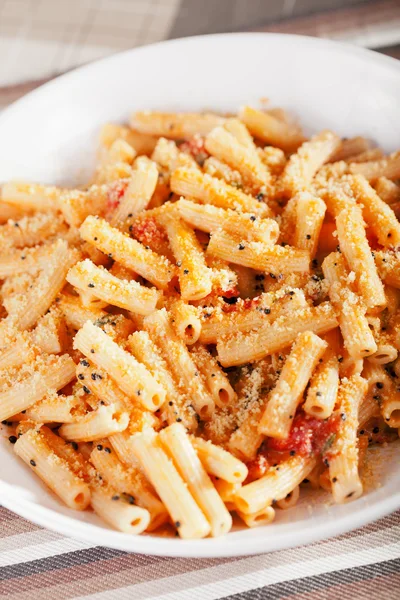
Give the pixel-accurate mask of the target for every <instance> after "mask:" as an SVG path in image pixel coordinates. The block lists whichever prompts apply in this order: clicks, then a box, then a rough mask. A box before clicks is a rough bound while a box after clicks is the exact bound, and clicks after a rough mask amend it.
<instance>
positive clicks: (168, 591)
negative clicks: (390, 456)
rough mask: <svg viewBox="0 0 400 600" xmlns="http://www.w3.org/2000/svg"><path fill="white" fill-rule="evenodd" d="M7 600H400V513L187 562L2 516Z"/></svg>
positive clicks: (0, 585) (0, 570) (0, 575)
mask: <svg viewBox="0 0 400 600" xmlns="http://www.w3.org/2000/svg"><path fill="white" fill-rule="evenodd" d="M311 526H312V524H311V523H310V527H311ZM266 535H268V534H267V532H266ZM0 596H5V597H7V600H14V599H15V600H27V599H30V598H40V600H64V599H66V598H76V599H78V598H79V599H83V598H85V599H89V598H90V600H109V599H110V600H114V599H118V600H145V599H147V598H148V599H150V598H151V599H154V600H155V599H157V600H216V599H218V600H221V599H223V598H224V599H228V598H229V600H280V599H281V598H287V599H290V598H295V599H296V600H331V599H332V600H337V598H338V597H342V598H344V599H345V600H353V599H354V600H362V599H365V600H371V599H375V598H379V600H396V599H398V598H400V512H398V513H395V514H393V515H391V516H388V517H386V518H384V519H381V520H380V521H377V522H375V523H373V524H371V525H369V526H368V527H363V528H362V529H358V530H356V531H354V532H351V533H348V534H346V535H341V536H339V537H337V538H334V539H331V540H329V541H323V542H318V543H316V544H311V545H309V546H303V547H301V548H297V549H290V550H282V551H280V552H272V553H269V554H262V555H260V556H251V557H243V558H227V559H194V558H190V559H183V558H160V557H152V556H144V555H138V554H127V553H125V552H120V551H118V550H112V549H108V548H101V547H98V546H97V547H93V546H89V545H87V544H84V543H81V542H77V541H75V540H72V539H67V538H64V537H62V536H60V535H58V534H56V533H52V532H50V531H45V530H43V529H40V528H38V527H36V526H35V525H32V524H31V523H28V522H27V521H25V520H24V519H21V518H19V517H17V516H16V515H14V514H12V513H10V512H9V511H7V510H5V509H0Z"/></svg>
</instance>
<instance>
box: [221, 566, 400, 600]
mask: <svg viewBox="0 0 400 600" xmlns="http://www.w3.org/2000/svg"><path fill="white" fill-rule="evenodd" d="M399 571H400V559H399V558H397V559H395V560H388V561H386V562H381V563H376V564H373V565H366V566H362V567H355V568H353V569H343V570H341V571H333V572H332V573H324V574H323V575H315V576H314V577H305V578H304V579H293V580H291V581H284V582H282V583H276V584H274V585H267V586H264V587H262V588H257V589H253V590H249V591H246V592H242V593H240V594H234V595H231V596H225V597H224V598H221V600H265V599H266V598H268V600H281V599H282V598H286V599H287V600H290V599H291V598H293V599H295V600H328V599H331V598H332V599H333V598H335V600H337V598H338V597H340V596H341V597H343V598H346V600H349V599H350V598H357V600H362V599H364V598H365V600H370V598H378V597H379V599H380V600H383V598H387V599H388V600H389V598H390V600H394V599H395V598H396V587H397V585H398V583H400V572H399ZM379 580H381V581H380V584H379V583H377V582H378V581H379ZM385 580H386V585H385V588H386V590H387V591H391V592H392V596H387V595H386V596H383V595H382V594H381V591H382V589H385V588H383V583H384V582H385ZM387 580H388V581H389V582H390V583H392V582H393V584H394V585H393V587H391V586H390V588H388V587H387ZM349 586H352V587H353V588H355V591H356V594H357V595H356V596H350V595H348V590H349ZM372 587H374V588H377V591H378V590H380V591H379V593H377V595H376V596H375V595H374V594H373V593H371V592H372ZM398 590H399V588H397V591H398ZM349 591H350V590H349ZM397 598H399V596H397Z"/></svg>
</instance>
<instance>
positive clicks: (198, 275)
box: [160, 210, 212, 301]
mask: <svg viewBox="0 0 400 600" xmlns="http://www.w3.org/2000/svg"><path fill="white" fill-rule="evenodd" d="M160 219H161V223H162V224H163V226H164V227H165V229H166V231H167V234H168V239H169V243H170V245H171V248H172V252H173V254H174V256H175V259H176V261H177V266H178V276H179V286H180V291H181V297H182V299H183V300H186V301H188V300H200V299H201V298H204V297H205V296H207V295H208V294H209V293H210V292H211V288H212V280H211V270H210V269H209V268H208V267H207V264H206V261H205V257H204V252H203V250H202V248H201V246H200V243H199V242H198V240H197V238H196V234H195V232H194V230H193V229H192V228H191V227H189V225H187V223H185V221H183V220H182V219H180V218H179V214H178V213H177V212H176V211H175V210H171V211H170V212H168V213H165V214H163V215H162V217H160Z"/></svg>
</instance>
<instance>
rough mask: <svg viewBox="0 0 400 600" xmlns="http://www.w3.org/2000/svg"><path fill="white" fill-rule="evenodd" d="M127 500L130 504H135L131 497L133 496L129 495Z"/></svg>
mask: <svg viewBox="0 0 400 600" xmlns="http://www.w3.org/2000/svg"><path fill="white" fill-rule="evenodd" d="M126 499H127V500H128V503H129V504H135V498H134V497H133V496H131V494H127V496H126Z"/></svg>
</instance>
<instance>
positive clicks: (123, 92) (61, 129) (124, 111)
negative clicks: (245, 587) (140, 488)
mask: <svg viewBox="0 0 400 600" xmlns="http://www.w3.org/2000/svg"><path fill="white" fill-rule="evenodd" d="M266 96H267V97H268V98H270V99H271V100H272V102H273V103H274V104H275V105H278V106H283V107H284V108H287V109H288V110H289V111H291V112H293V113H295V114H296V115H298V116H299V117H300V118H301V122H302V123H303V125H304V126H305V128H306V131H307V132H314V131H318V130H320V129H322V128H326V127H328V128H332V129H334V130H335V131H336V132H338V133H339V134H340V135H342V136H352V135H357V134H360V135H365V136H367V137H370V138H372V139H374V140H375V141H376V142H378V143H379V144H380V145H382V146H383V148H384V149H385V150H387V151H392V150H394V149H396V148H398V147H399V146H400V62H397V61H395V60H393V59H389V58H386V57H383V56H380V55H378V54H375V53H373V52H369V51H367V50H361V49H358V48H353V47H350V46H346V45H342V44H336V43H332V42H327V41H323V40H318V39H312V38H306V37H297V36H286V35H274V34H232V35H216V36H205V37H196V38H189V39H183V40H176V41H170V42H166V43H161V44H156V45H153V46H148V47H145V48H139V49H135V50H131V51H128V52H125V53H122V54H117V55H115V56H112V57H110V58H107V59H104V60H101V61H99V62H96V63H94V64H91V65H89V66H86V67H83V68H80V69H78V70H76V71H73V72H72V73H68V74H67V75H64V76H63V77H60V78H58V79H56V80H55V81H52V82H51V83H48V84H46V85H45V86H43V87H42V88H41V89H39V90H37V91H35V92H33V93H31V94H29V95H28V96H26V97H25V98H23V99H22V100H20V101H19V102H17V103H16V104H14V105H13V106H11V107H10V108H9V109H7V110H6V111H5V112H4V113H3V114H2V115H1V117H0V140H1V143H0V182H1V181H6V180H8V179H12V178H23V179H30V180H33V181H43V182H48V183H52V182H54V183H80V182H81V181H84V180H85V177H87V176H88V175H89V174H90V169H91V167H92V164H93V158H94V149H95V139H96V132H97V131H98V128H99V126H100V124H102V123H103V122H105V121H113V120H115V121H124V120H126V119H127V118H128V116H129V113H130V112H131V111H132V110H134V109H147V108H151V109H166V110H196V109H207V108H210V109H216V110H225V111H230V110H236V109H237V108H238V107H239V106H240V105H241V104H243V103H258V101H259V100H260V99H261V98H263V97H266ZM4 435H5V434H4ZM8 446H9V443H8V441H7V440H6V439H4V440H1V443H0V464H1V473H0V474H1V479H2V481H1V482H0V500H1V502H2V504H3V505H4V506H6V507H7V508H9V509H11V510H13V511H14V512H16V513H18V514H19V515H21V516H23V517H25V518H27V519H30V520H31V521H34V522H35V523H37V524H39V525H43V526H45V527H48V528H50V529H53V530H55V531H58V532H60V533H62V534H66V535H72V536H74V537H76V538H79V539H81V540H85V541H87V542H89V543H92V544H93V545H98V544H100V545H104V546H110V547H114V548H119V549H122V550H128V551H134V552H142V553H146V554H155V555H167V556H185V557H189V556H198V557H222V556H236V555H245V554H255V553H260V552H266V551H270V550H279V549H282V548H287V547H290V546H297V545H301V544H305V543H309V542H312V541H315V540H318V539H322V538H325V537H329V536H332V535H337V534H339V533H343V532H345V531H349V530H350V529H354V528H355V527H359V526H361V525H364V524H366V523H368V522H370V521H373V520H374V519H377V518H379V517H382V516H384V515H385V514H388V513H389V512H391V511H393V510H395V509H397V508H399V507H400V464H399V461H398V459H397V460H396V452H397V456H398V452H399V447H398V444H395V446H397V448H394V447H391V448H389V449H388V450H386V451H384V450H380V449H378V450H377V451H375V450H374V451H372V455H374V456H375V458H376V457H378V460H374V464H375V465H376V467H375V476H374V479H375V481H374V484H379V486H380V487H379V486H378V487H376V488H375V489H374V485H371V486H370V488H371V489H370V491H367V493H366V494H365V495H364V496H363V497H362V498H360V499H359V500H357V501H355V502H352V503H349V504H346V505H344V506H334V505H332V504H327V503H315V502H312V503H310V502H309V499H308V498H307V497H305V498H304V499H303V501H302V502H301V503H300V504H299V505H298V506H297V507H295V508H294V509H291V510H289V511H286V512H284V511H280V512H279V513H278V515H277V519H276V521H275V522H274V523H272V524H271V525H268V526H267V527H261V528H257V529H246V530H245V529H242V530H241V529H240V528H238V529H235V530H234V531H233V532H231V533H230V534H229V535H227V536H226V537H223V538H218V539H204V540H193V541H190V540H189V541H182V540H180V539H177V538H173V539H171V538H162V537H157V536H153V535H152V536H129V535H126V534H123V533H119V532H116V531H112V530H110V529H109V528H108V527H107V526H106V525H104V524H103V523H101V522H100V521H99V520H98V519H97V517H96V516H95V515H93V514H91V513H78V512H74V511H72V510H69V509H68V508H65V507H64V506H62V505H61V504H60V503H59V502H58V500H57V499H56V498H55V497H54V496H53V495H52V494H50V493H49V492H48V490H47V489H46V488H45V487H44V486H43V485H42V484H41V482H40V481H38V480H37V479H36V478H35V476H34V475H33V474H32V473H31V472H30V470H29V469H28V468H27V467H26V466H25V465H23V464H22V463H21V462H20V461H19V460H18V459H17V458H16V457H15V456H14V455H13V453H12V451H11V448H10V447H8ZM383 453H385V456H384V457H382V454H383ZM379 457H380V458H379Z"/></svg>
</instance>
